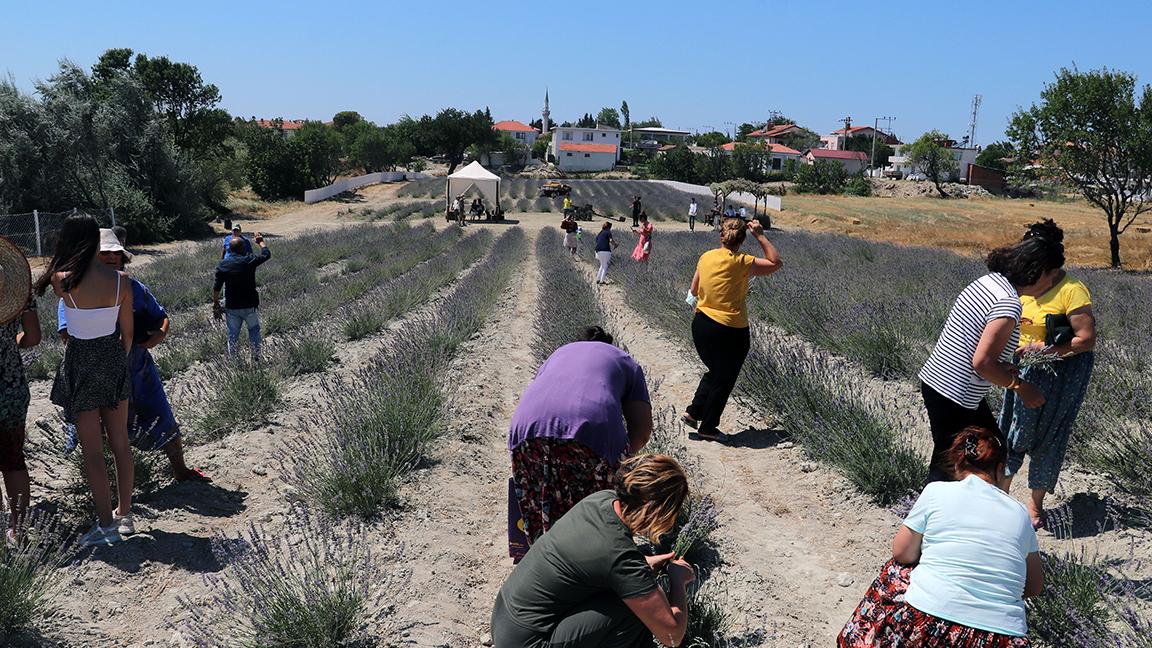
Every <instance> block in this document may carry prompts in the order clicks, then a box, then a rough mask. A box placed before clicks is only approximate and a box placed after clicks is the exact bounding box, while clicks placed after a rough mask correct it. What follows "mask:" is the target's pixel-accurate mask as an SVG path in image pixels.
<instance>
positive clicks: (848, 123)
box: [836, 116, 852, 150]
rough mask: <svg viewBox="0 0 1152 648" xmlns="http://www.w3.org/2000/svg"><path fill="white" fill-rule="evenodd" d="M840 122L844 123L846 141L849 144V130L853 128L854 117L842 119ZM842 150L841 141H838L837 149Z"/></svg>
mask: <svg viewBox="0 0 1152 648" xmlns="http://www.w3.org/2000/svg"><path fill="white" fill-rule="evenodd" d="M840 121H842V122H844V141H845V142H847V141H848V129H849V128H852V117H851V116H847V117H841V118H840ZM841 148H842V147H841V146H840V140H836V149H837V150H840V149H841Z"/></svg>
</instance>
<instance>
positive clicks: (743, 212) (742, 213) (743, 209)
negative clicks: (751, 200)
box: [740, 205, 748, 221]
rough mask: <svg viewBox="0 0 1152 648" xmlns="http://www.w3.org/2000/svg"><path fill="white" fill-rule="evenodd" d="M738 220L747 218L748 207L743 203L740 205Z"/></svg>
mask: <svg viewBox="0 0 1152 648" xmlns="http://www.w3.org/2000/svg"><path fill="white" fill-rule="evenodd" d="M740 220H742V221H746V220H748V208H747V207H745V206H744V205H740Z"/></svg>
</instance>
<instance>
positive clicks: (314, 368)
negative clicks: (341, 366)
mask: <svg viewBox="0 0 1152 648" xmlns="http://www.w3.org/2000/svg"><path fill="white" fill-rule="evenodd" d="M334 355H336V345H335V344H333V343H332V341H331V340H329V339H327V338H321V337H319V336H310V337H304V338H297V339H294V340H289V341H288V342H287V343H285V344H284V345H283V346H282V347H280V348H279V349H278V350H277V352H276V356H277V358H276V359H277V362H278V364H279V365H280V372H281V373H282V374H283V375H285V376H301V375H304V374H311V373H322V372H323V371H324V370H325V369H327V368H328V364H329V363H330V362H332V357H333V356H334Z"/></svg>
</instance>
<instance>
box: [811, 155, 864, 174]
mask: <svg viewBox="0 0 1152 648" xmlns="http://www.w3.org/2000/svg"><path fill="white" fill-rule="evenodd" d="M817 160H829V161H831V162H836V163H838V164H839V165H840V166H842V167H844V171H845V172H846V173H848V174H850V175H852V174H857V173H860V172H861V171H863V170H864V169H866V168H868V154H867V153H865V152H864V151H831V150H828V149H809V150H808V152H807V153H805V154H804V163H805V164H816V161H817Z"/></svg>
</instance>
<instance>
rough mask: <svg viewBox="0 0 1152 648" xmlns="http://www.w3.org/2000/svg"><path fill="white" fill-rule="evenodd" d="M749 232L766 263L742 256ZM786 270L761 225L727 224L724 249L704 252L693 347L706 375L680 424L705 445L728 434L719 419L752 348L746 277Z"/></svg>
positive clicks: (695, 295) (696, 280)
mask: <svg viewBox="0 0 1152 648" xmlns="http://www.w3.org/2000/svg"><path fill="white" fill-rule="evenodd" d="M749 231H751V232H752V236H753V237H754V238H755V239H756V242H757V243H759V244H760V249H761V250H762V251H763V252H764V258H762V259H761V258H758V257H754V256H752V255H750V254H744V253H743V252H741V251H740V246H741V245H743V244H744V239H745V238H746V237H747V235H748V232H749ZM782 266H783V263H782V262H781V261H780V254H779V253H778V252H777V251H776V248H775V247H773V246H772V243H771V242H769V241H768V237H767V236H764V228H763V227H762V226H761V225H760V223H759V222H757V221H749V222H748V223H745V222H744V221H743V220H741V219H739V218H727V219H725V220H724V222H723V224H722V225H721V226H720V247H718V248H716V249H714V250H709V251H707V252H705V253H704V254H703V255H701V256H700V260H699V261H698V262H697V263H696V274H695V275H694V276H693V277H692V289H691V294H690V299H689V301H690V302H691V303H694V304H695V307H696V316H695V317H694V318H693V319H692V342H693V344H694V345H695V346H696V353H698V354H699V355H700V360H701V361H702V362H703V363H704V366H705V367H707V368H708V371H706V372H705V373H704V375H703V376H701V377H700V385H699V386H698V387H697V388H696V395H695V396H694V397H693V398H692V404H691V405H689V406H688V408H687V410H686V411H685V412H684V414H683V415H682V416H681V417H680V420H682V421H684V423H685V424H686V425H688V426H689V427H692V428H696V429H697V430H698V432H699V434H700V438H701V439H704V440H706V441H721V442H722V441H724V434H723V433H722V432H720V430H718V429H717V426H719V425H720V415H721V414H723V413H724V407H725V406H726V405H727V404H728V397H729V396H730V395H731V394H732V389H733V388H735V387H736V378H737V377H739V375H740V369H741V367H743V366H744V358H746V357H747V356H748V349H749V347H750V346H751V337H750V336H749V333H748V309H747V307H746V306H745V303H744V301H745V298H746V297H747V295H748V277H750V276H751V277H758V276H764V275H770V274H772V273H773V272H776V271H777V270H779V269H780V268H781V267H782Z"/></svg>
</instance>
